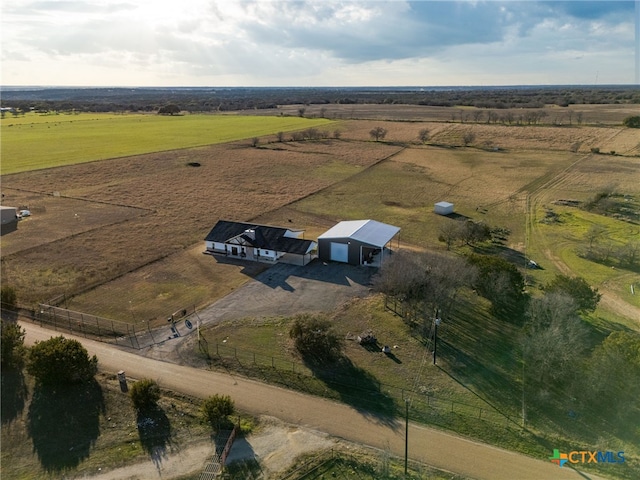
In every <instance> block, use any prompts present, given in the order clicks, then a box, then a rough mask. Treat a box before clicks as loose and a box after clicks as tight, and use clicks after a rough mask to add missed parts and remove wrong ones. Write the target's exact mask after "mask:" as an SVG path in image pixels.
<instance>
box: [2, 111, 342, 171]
mask: <svg viewBox="0 0 640 480" xmlns="http://www.w3.org/2000/svg"><path fill="white" fill-rule="evenodd" d="M329 123H331V121H330V120H326V119H305V118H300V117H279V116H273V117H255V116H253V117H252V116H238V115H176V116H165V115H155V114H126V115H124V114H123V115H115V114H88V113H80V114H57V115H39V114H35V113H29V114H26V115H24V116H19V117H5V118H3V119H2V121H1V122H0V126H1V130H0V133H1V135H2V146H1V150H0V153H1V157H2V166H1V169H0V172H1V173H2V174H3V175H5V174H9V173H17V172H24V171H29V170H36V169H41V168H48V167H58V166H62V165H72V164H76V163H84V162H89V161H94V160H104V159H108V158H116V157H126V156H130V155H140V154H143V153H150V152H161V151H166V150H175V149H180V148H190V147H196V146H202V145H212V144H217V143H227V142H232V141H235V140H241V139H244V138H253V137H261V136H264V135H269V134H274V133H277V132H290V131H293V130H301V129H304V128H311V127H321V126H326V125H328V124H329Z"/></svg>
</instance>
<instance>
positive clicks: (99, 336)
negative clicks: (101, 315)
mask: <svg viewBox="0 0 640 480" xmlns="http://www.w3.org/2000/svg"><path fill="white" fill-rule="evenodd" d="M96 328H97V329H98V338H102V333H101V332H100V322H99V321H98V317H96Z"/></svg>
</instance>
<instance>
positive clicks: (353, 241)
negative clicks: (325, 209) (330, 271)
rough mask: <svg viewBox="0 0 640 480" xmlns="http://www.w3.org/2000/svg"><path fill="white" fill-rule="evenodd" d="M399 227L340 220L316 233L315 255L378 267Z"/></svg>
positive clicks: (329, 259)
mask: <svg viewBox="0 0 640 480" xmlns="http://www.w3.org/2000/svg"><path fill="white" fill-rule="evenodd" d="M398 232H400V227H395V226H393V225H388V224H386V223H382V222H377V221H375V220H350V221H345V222H340V223H338V224H336V225H335V226H333V227H331V228H330V229H329V230H327V231H326V232H324V233H323V234H322V235H320V236H319V237H318V257H319V258H320V260H323V261H326V262H329V261H333V262H342V263H349V264H351V265H367V266H372V267H379V266H380V265H381V264H382V262H383V259H384V257H385V255H388V254H389V252H390V250H391V249H390V248H389V244H390V242H391V240H393V238H394V237H396V236H397V235H398Z"/></svg>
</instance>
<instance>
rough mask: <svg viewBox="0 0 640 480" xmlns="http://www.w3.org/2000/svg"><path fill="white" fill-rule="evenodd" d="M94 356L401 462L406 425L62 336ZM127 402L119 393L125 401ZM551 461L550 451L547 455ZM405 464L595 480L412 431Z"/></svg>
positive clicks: (491, 475) (46, 334)
mask: <svg viewBox="0 0 640 480" xmlns="http://www.w3.org/2000/svg"><path fill="white" fill-rule="evenodd" d="M22 326H23V327H24V329H25V330H26V332H27V335H26V343H27V344H33V343H34V342H35V341H37V340H47V339H49V338H50V337H51V336H55V335H58V333H57V332H52V331H51V330H47V329H43V328H41V327H38V326H36V325H34V324H30V323H26V322H25V323H23V324H22ZM64 335H65V337H68V338H75V339H77V340H78V341H80V342H82V344H83V345H84V346H85V348H86V349H87V350H88V352H89V354H90V355H97V357H98V360H99V367H100V369H101V370H102V371H104V372H109V373H116V372H118V371H119V370H124V371H125V372H126V373H127V376H128V377H129V378H143V377H144V378H153V379H155V380H156V381H157V382H158V383H159V384H160V385H161V386H162V387H163V388H167V389H169V390H173V391H175V392H181V393H184V394H187V395H191V396H194V397H198V398H205V397H208V396H210V395H214V394H224V395H230V396H231V397H232V398H233V400H234V402H235V404H236V406H237V407H238V409H239V410H241V411H246V412H248V413H250V414H252V415H270V416H273V417H276V418H279V419H281V420H283V421H285V422H288V423H290V424H294V425H301V426H305V427H308V428H311V429H314V430H318V431H322V432H326V433H328V434H330V435H332V436H334V437H338V438H343V439H345V440H348V441H351V442H354V443H359V444H362V445H368V446H371V447H375V448H379V449H389V450H390V451H391V452H392V453H393V454H394V455H397V456H404V441H405V432H404V421H403V420H402V419H386V418H380V417H377V416H376V415H372V414H369V413H367V412H362V411H358V410H356V409H354V408H352V407H350V406H347V405H344V404H340V403H336V402H333V401H330V400H326V399H323V398H319V397H313V396H310V395H304V394H301V393H298V392H293V391H289V390H285V389H282V388H279V387H274V386H272V385H267V384H264V383H260V382H256V381H253V380H249V379H246V378H243V377H239V376H234V375H230V374H226V373H221V372H211V371H208V370H201V369H196V368H191V367H186V366H182V365H177V364H174V363H168V362H164V361H160V360H155V359H152V358H147V357H144V356H141V355H137V354H135V353H131V352H129V351H123V350H120V349H119V348H117V347H114V346H113V345H109V344H105V343H100V342H96V341H92V340H87V339H84V338H79V337H74V336H72V335H68V334H64ZM123 395H124V394H123ZM549 455H551V452H549ZM409 457H410V458H411V459H412V460H417V461H419V462H422V463H425V464H428V465H432V466H434V467H436V468H440V469H443V470H446V471H450V472H454V473H457V474H460V475H463V476H465V477H470V478H477V479H487V480H529V479H531V480H544V479H549V480H556V479H557V480H562V479H576V480H577V479H583V480H584V479H598V478H599V477H597V476H595V475H586V474H584V473H579V472H577V471H575V470H572V469H570V468H568V467H567V466H564V467H562V468H560V467H558V466H557V465H555V464H553V463H551V462H550V461H549V460H548V459H539V460H538V459H534V458H530V457H527V456H525V455H521V454H517V453H513V452H509V451H506V450H503V449H500V448H496V447H492V446H489V445H485V444H482V443H478V442H474V441H471V440H468V439H465V438H462V437H458V436H455V435H452V434H448V433H444V432H442V431H439V430H434V429H431V428H427V427H424V426H420V425H416V424H413V423H410V424H409Z"/></svg>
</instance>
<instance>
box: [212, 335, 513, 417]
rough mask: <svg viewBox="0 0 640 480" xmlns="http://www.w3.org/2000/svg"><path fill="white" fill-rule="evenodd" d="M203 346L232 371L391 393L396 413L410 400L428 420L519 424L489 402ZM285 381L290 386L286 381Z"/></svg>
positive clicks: (357, 392)
mask: <svg viewBox="0 0 640 480" xmlns="http://www.w3.org/2000/svg"><path fill="white" fill-rule="evenodd" d="M199 348H200V352H201V353H202V354H203V355H205V356H207V358H209V359H211V360H214V359H217V360H218V361H222V362H223V363H225V366H227V367H228V368H230V369H232V370H233V369H234V367H240V368H241V369H243V370H247V368H250V367H252V366H255V367H258V368H266V369H271V370H273V371H276V372H283V373H292V374H295V375H297V376H300V377H308V378H314V379H316V380H319V381H321V382H323V383H326V384H330V385H334V386H336V387H342V388H345V389H350V390H352V391H353V392H354V394H353V396H354V397H356V398H365V397H368V396H372V395H371V394H373V393H375V394H381V395H387V396H388V397H390V398H391V399H393V401H394V404H395V408H396V414H404V404H405V401H407V400H410V402H411V409H412V410H413V411H414V415H415V416H416V417H420V418H424V419H434V418H435V417H442V416H444V415H463V416H464V417H466V418H469V419H476V420H479V421H480V420H481V421H490V422H492V423H497V424H502V425H505V426H509V425H513V426H519V423H518V417H517V415H508V414H505V413H503V412H501V411H499V410H497V409H496V408H495V407H493V406H492V405H490V404H488V403H487V404H485V405H482V406H478V405H470V404H467V403H464V402H460V401H458V400H453V399H449V398H443V397H437V396H434V395H431V394H429V393H425V392H422V391H419V390H416V389H414V388H405V387H400V386H397V385H390V384H385V383H381V382H379V381H378V380H375V379H371V378H368V379H367V380H366V381H365V382H361V381H360V380H359V379H358V378H357V377H354V376H349V375H344V374H342V373H337V372H335V371H334V370H318V369H316V370H312V369H311V368H309V367H308V366H307V365H305V364H304V363H300V362H296V361H292V360H289V359H285V358H281V357H275V356H270V355H263V354H260V353H257V352H253V351H249V350H240V349H238V348H237V347H233V346H229V345H224V344H219V343H212V344H209V342H208V341H207V340H206V339H205V338H204V337H200V342H199ZM227 362H230V364H227ZM251 373H253V374H255V373H256V372H249V374H251ZM284 380H286V379H284ZM283 383H284V384H287V385H288V383H287V382H286V381H284V382H283ZM371 387H373V389H372V388H371ZM362 394H368V395H362ZM372 398H373V400H372V401H374V402H375V396H372ZM401 410H402V411H401Z"/></svg>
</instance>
